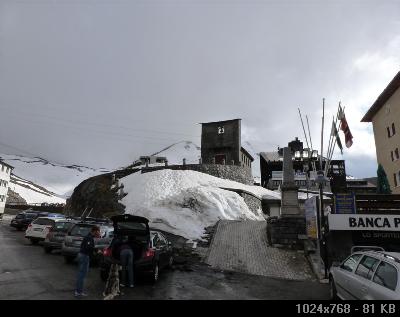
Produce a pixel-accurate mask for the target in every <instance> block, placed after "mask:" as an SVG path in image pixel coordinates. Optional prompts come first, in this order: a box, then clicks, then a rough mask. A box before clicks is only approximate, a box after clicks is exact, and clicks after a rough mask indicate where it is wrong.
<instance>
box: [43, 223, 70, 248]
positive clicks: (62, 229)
mask: <svg viewBox="0 0 400 317" xmlns="http://www.w3.org/2000/svg"><path fill="white" fill-rule="evenodd" d="M77 222H78V221H77V220H73V219H64V220H62V221H57V222H56V223H55V226H54V228H52V229H51V230H50V231H49V233H48V234H47V236H46V238H45V240H44V241H43V247H44V251H45V252H46V253H51V251H53V250H58V249H61V247H62V243H63V242H64V239H65V236H66V235H67V232H68V230H69V229H71V228H72V226H73V225H75V224H76V223H77Z"/></svg>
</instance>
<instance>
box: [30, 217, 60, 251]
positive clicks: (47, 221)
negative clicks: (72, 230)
mask: <svg viewBox="0 0 400 317" xmlns="http://www.w3.org/2000/svg"><path fill="white" fill-rule="evenodd" d="M64 219H65V218H61V217H60V218H57V217H39V218H36V219H35V220H34V221H32V223H31V224H29V226H28V228H27V229H26V231H25V238H27V239H29V240H30V241H31V243H32V244H37V243H38V242H39V241H44V240H45V239H46V236H47V234H48V233H49V232H51V231H52V230H53V228H55V226H56V223H57V222H58V221H63V220H64Z"/></svg>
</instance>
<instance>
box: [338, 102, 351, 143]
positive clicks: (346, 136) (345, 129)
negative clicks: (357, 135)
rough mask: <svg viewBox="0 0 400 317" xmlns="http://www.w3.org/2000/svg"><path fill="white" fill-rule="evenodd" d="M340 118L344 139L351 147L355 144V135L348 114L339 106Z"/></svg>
mask: <svg viewBox="0 0 400 317" xmlns="http://www.w3.org/2000/svg"><path fill="white" fill-rule="evenodd" d="M339 119H340V123H341V124H340V130H342V131H343V133H344V140H345V143H346V147H348V148H349V147H350V146H352V145H353V135H352V134H351V132H350V128H349V125H348V124H347V120H346V116H345V114H344V111H343V110H342V107H341V106H339Z"/></svg>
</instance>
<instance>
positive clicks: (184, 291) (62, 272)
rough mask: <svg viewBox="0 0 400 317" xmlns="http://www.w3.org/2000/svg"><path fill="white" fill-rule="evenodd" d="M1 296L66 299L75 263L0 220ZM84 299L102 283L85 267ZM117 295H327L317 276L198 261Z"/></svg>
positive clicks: (98, 295)
mask: <svg viewBox="0 0 400 317" xmlns="http://www.w3.org/2000/svg"><path fill="white" fill-rule="evenodd" d="M0 245H1V252H0V299H40V300H42V299H50V300H51V299H71V300H75V297H74V296H73V293H74V286H75V281H76V274H77V266H76V265H74V264H65V263H64V259H63V257H62V256H60V255H59V254H57V253H54V254H50V255H49V254H45V253H44V251H43V248H42V246H40V245H36V246H33V245H31V244H30V242H29V241H28V240H26V239H25V238H24V233H23V232H20V231H16V230H15V229H14V228H11V227H10V226H9V222H8V221H3V222H1V221H0ZM85 288H86V291H87V293H88V294H89V296H88V297H86V298H85V299H89V300H90V299H102V296H101V293H102V291H103V289H104V283H103V282H102V281H101V280H100V278H99V271H98V269H97V268H95V267H93V268H90V271H89V275H88V277H87V279H86V284H85ZM123 291H124V294H123V295H122V296H120V297H118V298H116V299H122V300H130V299H298V300H306V299H308V300H319V299H328V298H329V287H328V285H326V284H320V283H319V282H316V281H293V280H282V279H274V278H268V277H263V276H255V275H247V274H240V273H232V272H218V271H215V270H213V269H211V268H210V267H208V266H207V265H204V264H201V263H197V264H193V265H191V266H190V267H187V266H186V267H185V268H184V269H179V267H178V268H175V269H174V270H170V271H165V272H163V273H162V274H161V275H160V280H159V281H158V282H157V284H156V285H153V284H151V283H149V282H147V281H146V280H143V279H139V281H137V282H136V285H135V288H134V289H123Z"/></svg>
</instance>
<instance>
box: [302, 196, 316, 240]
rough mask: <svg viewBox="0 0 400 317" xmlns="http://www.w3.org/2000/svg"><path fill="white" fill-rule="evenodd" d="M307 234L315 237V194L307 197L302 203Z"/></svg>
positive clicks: (312, 237)
mask: <svg viewBox="0 0 400 317" xmlns="http://www.w3.org/2000/svg"><path fill="white" fill-rule="evenodd" d="M304 207H305V216H306V228H307V236H308V237H309V238H311V239H317V196H313V197H311V198H309V199H307V200H306V201H305V203H304Z"/></svg>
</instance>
